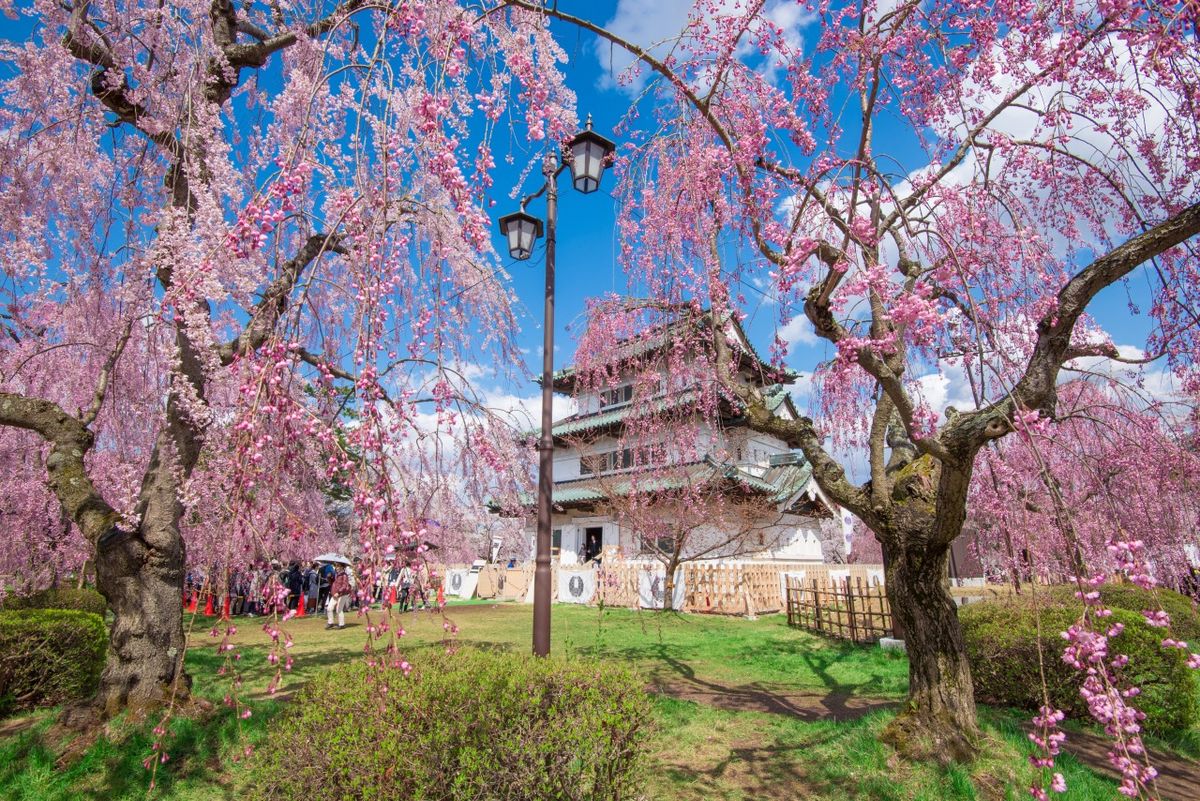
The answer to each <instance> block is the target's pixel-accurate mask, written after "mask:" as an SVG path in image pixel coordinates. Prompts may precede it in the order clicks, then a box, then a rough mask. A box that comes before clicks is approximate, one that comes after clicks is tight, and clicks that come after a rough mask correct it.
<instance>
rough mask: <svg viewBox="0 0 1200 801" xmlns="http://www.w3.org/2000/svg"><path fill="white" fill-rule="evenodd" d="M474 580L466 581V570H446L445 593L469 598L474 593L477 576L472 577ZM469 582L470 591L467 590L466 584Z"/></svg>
mask: <svg viewBox="0 0 1200 801" xmlns="http://www.w3.org/2000/svg"><path fill="white" fill-rule="evenodd" d="M473 578H474V579H475V581H468V571H466V570H462V569H458V570H447V571H446V595H455V596H458V597H459V598H470V597H471V596H472V595H474V594H475V584H476V583H477V582H478V581H479V577H478V576H474V577H473ZM468 584H470V585H471V586H470V591H469V593H468V592H467V589H468V588H467V585H468Z"/></svg>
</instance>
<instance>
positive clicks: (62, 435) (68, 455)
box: [0, 391, 118, 544]
mask: <svg viewBox="0 0 1200 801" xmlns="http://www.w3.org/2000/svg"><path fill="white" fill-rule="evenodd" d="M0 425H6V426H13V427H15V428H21V429H24V430H26V431H32V432H34V433H35V434H37V435H39V436H40V437H41V438H42V439H44V440H46V441H47V442H49V443H50V454H49V456H48V457H47V458H46V472H47V473H48V475H49V482H48V483H49V486H50V489H51V491H52V492H54V494H55V496H56V497H57V498H58V500H59V503H61V504H62V507H63V509H64V510H65V511H66V513H67V514H68V515H70V516H71V519H72V520H74V521H75V522H76V524H78V525H79V528H80V529H81V530H82V531H83V534H84V536H85V537H86V538H87V539H88V540H89V541H90V542H92V543H93V544H95V543H96V542H98V541H99V539H100V538H101V537H102V536H104V535H105V534H107V533H108V532H109V531H111V530H112V528H113V527H114V526H115V525H116V522H117V519H118V517H117V513H116V512H115V511H114V510H113V508H112V507H111V506H110V505H109V504H108V502H107V501H105V500H104V497H103V496H102V495H101V494H100V491H99V490H98V489H96V486H95V485H94V484H93V483H92V481H91V479H90V478H88V474H87V470H86V469H85V466H84V457H85V456H86V455H87V453H88V451H89V450H91V448H92V445H93V444H94V442H95V438H94V436H93V434H92V432H91V431H90V430H89V429H88V427H87V426H86V425H84V424H83V422H82V421H80V420H78V419H76V418H74V417H72V416H71V415H69V414H67V413H66V412H65V411H63V409H62V407H61V406H59V405H58V404H57V403H52V402H50V401H47V400H42V399H40V398H28V397H25V396H24V395H19V394H16V393H13V392H2V391H0Z"/></svg>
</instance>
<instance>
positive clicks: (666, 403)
mask: <svg viewBox="0 0 1200 801" xmlns="http://www.w3.org/2000/svg"><path fill="white" fill-rule="evenodd" d="M695 399H696V393H695V392H692V391H688V392H681V393H679V394H678V395H674V396H671V397H664V398H659V399H657V400H655V401H654V402H653V404H652V405H651V406H650V407H649V408H647V405H646V404H644V403H627V404H625V405H624V406H621V407H620V408H618V409H613V410H612V411H609V412H596V413H594V414H586V415H573V416H571V417H567V418H565V419H563V420H559V421H558V422H557V423H555V424H554V428H552V429H550V432H551V433H552V434H553V435H554V436H556V437H569V436H573V435H575V434H582V433H584V432H586V431H594V430H596V429H600V428H607V427H608V426H611V425H615V424H617V423H620V422H622V421H624V420H626V419H628V418H629V417H632V416H634V415H636V414H654V413H657V412H663V411H666V410H667V409H674V408H676V407H678V406H682V405H684V404H686V403H691V402H692V401H694V400H695ZM540 433H541V429H540V428H535V429H534V430H533V431H531V432H530V434H531V435H532V436H537V435H538V434H540Z"/></svg>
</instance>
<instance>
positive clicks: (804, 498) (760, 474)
mask: <svg viewBox="0 0 1200 801" xmlns="http://www.w3.org/2000/svg"><path fill="white" fill-rule="evenodd" d="M788 456H790V457H792V459H793V461H790V462H788V463H783V464H776V465H772V466H770V467H768V468H766V469H765V470H761V471H760V470H758V469H752V468H751V467H750V466H747V465H739V464H730V463H721V462H717V461H716V460H714V459H712V458H711V457H706V458H704V459H701V460H698V461H695V462H690V463H687V464H681V465H675V466H674V470H673V472H672V473H670V474H666V475H650V476H649V477H647V476H646V474H645V473H644V472H643V473H638V474H636V475H630V476H626V477H622V476H620V475H616V476H609V477H607V478H604V479H596V478H591V477H589V478H582V479H576V480H573V481H562V482H558V483H556V484H555V485H554V493H553V495H552V496H551V497H552V503H553V504H554V506H555V507H557V508H561V509H579V508H588V507H594V506H596V505H600V504H603V503H604V502H605V501H608V500H610V499H613V498H620V497H626V496H629V495H631V494H633V493H635V492H649V493H654V492H664V491H670V490H676V489H682V488H684V487H687V486H697V485H704V484H710V483H716V484H723V485H725V486H726V487H727V488H729V489H740V490H742V491H744V492H746V493H748V494H751V495H757V496H760V497H762V498H763V499H764V500H766V501H768V502H770V503H773V504H776V505H780V506H783V507H784V509H783V511H789V510H793V509H797V508H801V507H803V508H804V509H805V511H809V512H811V511H812V508H813V507H812V504H811V502H812V500H813V498H814V497H815V495H813V497H810V495H812V493H809V492H807V491H808V490H809V489H810V487H811V484H812V481H813V479H812V466H811V465H809V464H808V462H807V461H805V459H804V457H803V456H802V455H801V454H798V453H794V454H788ZM535 500H536V499H535V498H534V496H533V495H523V496H522V497H521V501H522V503H523V504H526V505H529V506H532V505H533V503H534V502H535ZM818 505H820V504H818ZM493 511H499V510H498V509H497V508H495V507H494V506H493Z"/></svg>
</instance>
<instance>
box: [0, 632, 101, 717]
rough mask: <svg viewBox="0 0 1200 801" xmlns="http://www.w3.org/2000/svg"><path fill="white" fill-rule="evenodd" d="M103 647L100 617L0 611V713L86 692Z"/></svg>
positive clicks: (96, 679) (98, 668)
mask: <svg viewBox="0 0 1200 801" xmlns="http://www.w3.org/2000/svg"><path fill="white" fill-rule="evenodd" d="M107 648H108V630H107V629H106V628H105V626H104V619H103V618H101V617H100V616H99V615H93V614H92V613H91V612H79V611H76V610H70V609H20V610H14V611H4V612H0V714H9V713H10V712H13V711H16V710H21V709H32V708H33V707H38V706H53V705H55V704H61V703H63V702H65V701H71V700H74V699H76V698H85V697H87V696H89V695H91V694H92V693H94V692H95V691H96V687H97V685H98V683H99V681H100V671H101V669H103V667H104V655H105V651H106V650H107Z"/></svg>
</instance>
